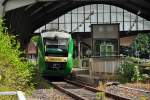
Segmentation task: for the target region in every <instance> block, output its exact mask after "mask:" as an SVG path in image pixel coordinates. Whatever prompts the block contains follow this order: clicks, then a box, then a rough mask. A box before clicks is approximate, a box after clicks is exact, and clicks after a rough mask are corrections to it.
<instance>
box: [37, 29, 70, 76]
mask: <svg viewBox="0 0 150 100" xmlns="http://www.w3.org/2000/svg"><path fill="white" fill-rule="evenodd" d="M41 41H42V44H43V46H42V49H43V55H42V57H41V58H42V59H43V62H40V61H39V62H40V64H39V65H40V72H41V74H42V75H43V76H50V77H55V76H56V77H57V76H58V77H65V76H67V75H68V74H69V73H70V72H71V70H72V66H73V62H72V54H73V41H72V38H71V35H70V34H68V33H64V32H44V33H42V34H41ZM42 49H41V50H42Z"/></svg>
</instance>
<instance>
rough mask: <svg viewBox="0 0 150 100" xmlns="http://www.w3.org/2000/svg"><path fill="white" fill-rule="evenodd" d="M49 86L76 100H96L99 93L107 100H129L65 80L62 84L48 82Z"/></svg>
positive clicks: (128, 99)
mask: <svg viewBox="0 0 150 100" xmlns="http://www.w3.org/2000/svg"><path fill="white" fill-rule="evenodd" d="M50 84H52V85H53V87H54V88H56V89H58V90H60V91H62V92H64V93H66V94H68V95H69V96H71V97H73V98H75V99H76V100H97V99H98V98H99V97H98V95H99V93H104V94H105V96H106V98H107V100H130V98H127V97H121V96H118V95H116V94H111V93H109V92H105V91H99V90H97V89H96V88H93V87H90V86H87V85H84V84H81V83H77V82H75V81H70V80H65V81H62V82H50ZM100 98H104V97H100ZM100 100H102V99H100Z"/></svg>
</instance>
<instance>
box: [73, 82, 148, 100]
mask: <svg viewBox="0 0 150 100" xmlns="http://www.w3.org/2000/svg"><path fill="white" fill-rule="evenodd" d="M75 83H76V82H75ZM78 83H80V84H87V83H84V82H82V81H78ZM86 86H91V85H89V84H87V85H86ZM90 88H93V87H90ZM93 90H95V91H98V90H96V88H94V89H93ZM104 92H105V94H106V96H108V97H112V98H114V99H115V100H116V99H117V100H141V99H139V98H143V97H144V100H150V91H148V90H143V89H137V88H132V87H128V86H124V85H120V84H118V85H110V86H106V89H105V91H104ZM142 100H143V99H142Z"/></svg>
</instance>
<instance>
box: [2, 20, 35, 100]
mask: <svg viewBox="0 0 150 100" xmlns="http://www.w3.org/2000/svg"><path fill="white" fill-rule="evenodd" d="M3 26H4V24H3V20H2V19H0V45H1V46H0V77H1V78H0V91H17V90H21V91H27V90H28V89H32V88H33V87H32V86H33V83H31V81H32V76H33V71H34V66H33V65H32V64H30V63H28V62H27V61H26V60H24V58H23V57H20V55H21V54H22V53H21V52H20V51H19V47H20V45H19V43H18V42H17V41H16V39H15V37H14V36H10V35H8V33H7V32H6V28H4V27H3ZM0 99H1V100H2V97H1V98H0Z"/></svg>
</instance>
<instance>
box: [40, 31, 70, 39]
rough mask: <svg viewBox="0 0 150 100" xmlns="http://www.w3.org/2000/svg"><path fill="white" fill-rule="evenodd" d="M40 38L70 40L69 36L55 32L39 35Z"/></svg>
mask: <svg viewBox="0 0 150 100" xmlns="http://www.w3.org/2000/svg"><path fill="white" fill-rule="evenodd" d="M41 36H42V37H44V38H54V37H57V38H70V34H68V33H65V32H56V31H47V32H43V33H41Z"/></svg>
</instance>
